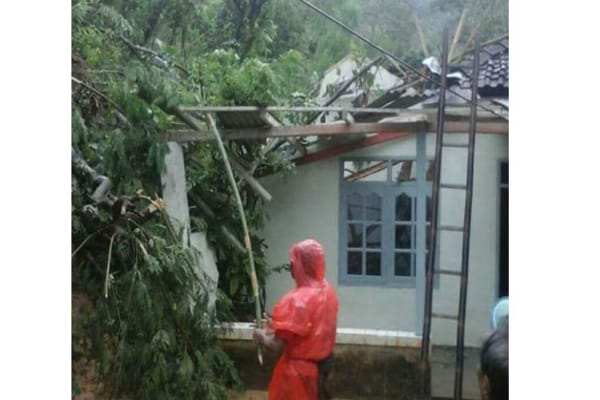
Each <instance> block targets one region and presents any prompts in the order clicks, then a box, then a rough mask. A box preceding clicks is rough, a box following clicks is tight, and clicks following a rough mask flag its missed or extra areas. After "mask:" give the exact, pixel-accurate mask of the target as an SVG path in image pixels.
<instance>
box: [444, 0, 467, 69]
mask: <svg viewBox="0 0 600 400" xmlns="http://www.w3.org/2000/svg"><path fill="white" fill-rule="evenodd" d="M468 12H469V9H468V8H467V7H465V9H464V10H463V12H462V14H461V16H460V20H459V21H458V26H457V27H456V31H455V32H454V38H453V39H452V45H451V46H450V52H449V53H448V60H452V56H453V55H454V50H455V49H456V45H457V44H458V38H459V37H460V34H461V32H462V28H463V25H464V23H465V19H466V17H467V13H468Z"/></svg>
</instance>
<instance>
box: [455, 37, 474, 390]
mask: <svg viewBox="0 0 600 400" xmlns="http://www.w3.org/2000/svg"><path fill="white" fill-rule="evenodd" d="M478 78H479V35H478V36H477V37H476V39H475V57H474V59H473V76H472V77H471V81H472V86H471V126H470V127H469V155H468V159H467V185H466V186H467V190H466V192H465V215H464V223H463V228H464V234H463V243H462V268H461V272H462V273H461V279H460V302H459V306H458V329H457V331H456V332H457V333H456V368H455V377H454V399H455V400H460V399H461V398H462V381H463V379H462V378H463V365H464V354H463V351H464V340H465V317H466V311H467V283H468V278H469V244H470V243H469V242H470V233H471V210H472V205H473V165H474V161H475V128H476V123H477V83H478Z"/></svg>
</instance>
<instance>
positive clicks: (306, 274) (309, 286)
mask: <svg viewBox="0 0 600 400" xmlns="http://www.w3.org/2000/svg"><path fill="white" fill-rule="evenodd" d="M290 260H291V262H292V273H293V277H294V280H295V281H296V285H297V286H296V288H295V289H293V290H291V291H289V292H288V293H287V294H286V295H285V296H283V297H282V298H281V300H279V302H278V303H277V304H276V305H275V307H274V308H273V319H272V321H271V328H272V329H273V330H274V331H275V335H276V336H278V337H280V338H282V339H283V340H284V341H285V349H284V353H283V354H282V355H281V357H280V358H279V361H277V364H276V365H275V369H274V371H273V376H272V378H271V383H270V384H269V400H316V399H317V384H318V368H317V364H316V362H317V361H320V360H322V359H324V358H326V357H328V356H329V355H330V354H331V353H332V352H333V348H334V346H335V334H336V325H337V312H338V300H337V296H336V294H335V291H334V289H333V287H332V286H331V285H330V284H329V282H327V280H325V254H324V251H323V248H322V247H321V245H320V244H319V242H317V241H316V240H313V239H307V240H304V241H302V242H300V243H296V244H294V245H293V246H292V247H291V248H290Z"/></svg>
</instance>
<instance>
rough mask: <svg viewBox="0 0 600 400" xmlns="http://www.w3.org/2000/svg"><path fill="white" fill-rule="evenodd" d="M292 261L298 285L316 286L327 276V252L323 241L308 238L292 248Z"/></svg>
mask: <svg viewBox="0 0 600 400" xmlns="http://www.w3.org/2000/svg"><path fill="white" fill-rule="evenodd" d="M289 254H290V261H291V262H292V273H293V276H294V280H295V281H296V285H298V286H315V285H318V284H320V283H322V281H323V279H324V278H325V252H324V250H323V246H321V243H319V242H317V241H316V240H314V239H306V240H303V241H302V242H299V243H295V244H294V245H292V247H291V248H290V252H289Z"/></svg>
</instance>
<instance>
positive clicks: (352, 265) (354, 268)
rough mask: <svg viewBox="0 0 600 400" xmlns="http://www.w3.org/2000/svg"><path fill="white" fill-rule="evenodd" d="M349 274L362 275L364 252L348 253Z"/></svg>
mask: <svg viewBox="0 0 600 400" xmlns="http://www.w3.org/2000/svg"><path fill="white" fill-rule="evenodd" d="M348 274H349V275H360V274H362V252H360V251H349V252H348Z"/></svg>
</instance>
